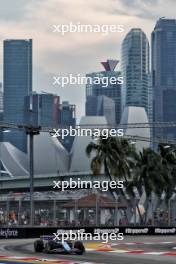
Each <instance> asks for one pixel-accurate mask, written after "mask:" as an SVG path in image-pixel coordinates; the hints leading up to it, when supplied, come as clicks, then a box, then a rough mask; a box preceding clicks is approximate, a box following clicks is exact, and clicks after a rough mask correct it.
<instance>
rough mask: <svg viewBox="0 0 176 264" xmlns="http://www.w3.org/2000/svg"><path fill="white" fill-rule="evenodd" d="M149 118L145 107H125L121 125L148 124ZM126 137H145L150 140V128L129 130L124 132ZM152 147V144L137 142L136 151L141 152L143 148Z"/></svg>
mask: <svg viewBox="0 0 176 264" xmlns="http://www.w3.org/2000/svg"><path fill="white" fill-rule="evenodd" d="M148 122H149V121H148V117H147V113H146V111H145V109H144V108H143V107H136V106H129V107H125V109H124V112H123V114H122V119H121V122H120V123H121V124H129V123H130V124H132V123H135V124H136V123H148ZM124 134H125V135H127V136H128V135H129V136H138V137H145V138H148V139H149V140H150V128H127V129H126V130H125V131H124ZM148 147H150V142H146V141H139V140H138V141H137V142H136V149H137V150H138V151H141V150H142V149H143V148H148Z"/></svg>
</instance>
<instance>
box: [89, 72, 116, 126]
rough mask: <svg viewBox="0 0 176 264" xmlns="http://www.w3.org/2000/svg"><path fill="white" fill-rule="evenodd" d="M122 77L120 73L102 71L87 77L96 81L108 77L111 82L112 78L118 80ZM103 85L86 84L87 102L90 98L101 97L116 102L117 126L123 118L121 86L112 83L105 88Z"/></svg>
mask: <svg viewBox="0 0 176 264" xmlns="http://www.w3.org/2000/svg"><path fill="white" fill-rule="evenodd" d="M120 76H121V73H120V72H119V71H102V72H93V73H90V74H87V75H86V77H90V78H91V79H94V78H96V77H99V78H100V79H101V78H103V77H107V78H108V79H109V80H110V78H111V77H115V78H116V79H118V78H119V77H120ZM103 86H104V85H103V84H95V83H94V84H86V100H87V97H88V96H99V95H105V96H107V97H109V98H111V99H113V100H114V102H115V121H116V124H119V123H120V118H121V84H119V83H116V84H113V83H110V82H109V84H108V86H107V87H103Z"/></svg>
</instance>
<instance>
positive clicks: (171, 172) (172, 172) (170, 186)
mask: <svg viewBox="0 0 176 264" xmlns="http://www.w3.org/2000/svg"><path fill="white" fill-rule="evenodd" d="M158 149H159V153H160V156H161V159H162V164H163V167H164V168H165V171H166V173H165V177H166V181H167V184H166V185H165V188H164V191H165V202H166V203H168V201H169V199H170V198H171V196H172V194H173V192H174V191H175V187H176V148H175V146H173V145H171V146H168V145H164V144H159V146H158Z"/></svg>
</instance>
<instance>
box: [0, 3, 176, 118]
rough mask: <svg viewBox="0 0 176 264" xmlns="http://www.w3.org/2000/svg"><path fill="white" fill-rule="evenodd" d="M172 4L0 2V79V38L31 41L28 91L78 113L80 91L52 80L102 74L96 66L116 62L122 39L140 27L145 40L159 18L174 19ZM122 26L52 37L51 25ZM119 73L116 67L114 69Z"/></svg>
mask: <svg viewBox="0 0 176 264" xmlns="http://www.w3.org/2000/svg"><path fill="white" fill-rule="evenodd" d="M175 10H176V0H167V1H166V0H101V1H100V0H74V1H73V0H30V1H28V0H6V1H4V0H0V50H1V52H0V73H1V74H0V78H1V80H2V71H3V66H2V60H3V53H2V50H3V40H4V39H18V38H19V39H24V38H25V39H29V38H32V39H33V90H34V91H38V92H40V91H46V92H51V93H55V94H58V95H60V96H61V100H62V101H63V100H69V101H70V103H73V104H76V106H77V117H78V118H80V116H82V115H84V105H85V87H84V85H82V86H80V85H79V86H67V87H64V88H59V87H58V86H53V85H52V83H53V76H57V75H59V76H67V75H68V74H69V73H73V74H81V75H83V76H84V75H85V74H86V73H90V72H94V71H101V70H103V68H102V66H101V64H100V62H101V61H104V60H106V59H118V60H120V59H121V58H120V55H121V44H122V41H123V39H124V37H125V35H126V34H127V33H128V32H129V30H130V29H131V28H133V27H135V28H136V27H137V28H141V29H142V30H143V31H144V32H145V33H146V34H147V36H148V39H149V41H150V36H151V32H152V30H153V28H154V26H155V23H156V21H157V19H158V18H159V17H163V16H164V17H167V18H175V17H174V15H175ZM70 22H73V23H78V22H80V23H81V24H92V25H94V24H100V25H102V24H108V25H111V24H115V25H118V24H122V25H124V32H123V33H110V34H108V35H106V36H104V35H102V34H100V33H89V34H88V33H74V34H73V33H68V34H66V35H65V36H61V35H60V34H57V33H53V25H57V24H68V23H70ZM119 70H120V69H119ZM2 81H3V80H2Z"/></svg>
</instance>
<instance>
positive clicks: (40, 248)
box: [34, 240, 44, 252]
mask: <svg viewBox="0 0 176 264" xmlns="http://www.w3.org/2000/svg"><path fill="white" fill-rule="evenodd" d="M34 250H35V252H42V251H43V250H44V243H43V241H42V240H36V241H35V242H34Z"/></svg>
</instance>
